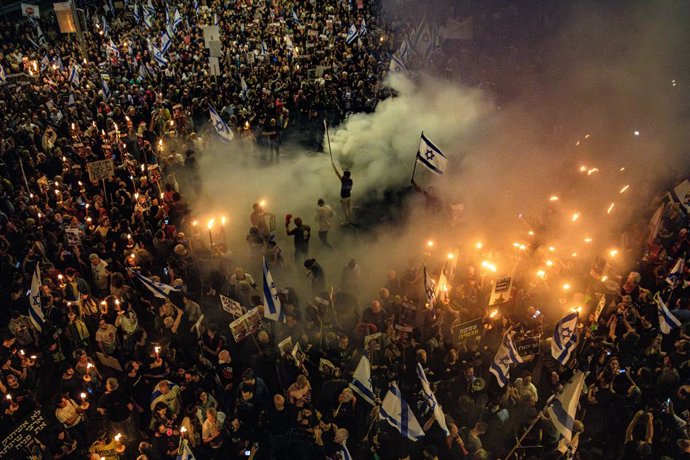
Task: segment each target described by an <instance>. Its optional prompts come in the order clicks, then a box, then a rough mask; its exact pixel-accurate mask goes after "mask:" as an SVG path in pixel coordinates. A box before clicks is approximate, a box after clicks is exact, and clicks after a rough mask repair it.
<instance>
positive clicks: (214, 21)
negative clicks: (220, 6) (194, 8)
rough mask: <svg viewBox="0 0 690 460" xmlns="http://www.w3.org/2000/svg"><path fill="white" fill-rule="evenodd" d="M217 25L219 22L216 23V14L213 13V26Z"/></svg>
mask: <svg viewBox="0 0 690 460" xmlns="http://www.w3.org/2000/svg"><path fill="white" fill-rule="evenodd" d="M218 24H220V22H218V13H213V25H214V26H217V25H218Z"/></svg>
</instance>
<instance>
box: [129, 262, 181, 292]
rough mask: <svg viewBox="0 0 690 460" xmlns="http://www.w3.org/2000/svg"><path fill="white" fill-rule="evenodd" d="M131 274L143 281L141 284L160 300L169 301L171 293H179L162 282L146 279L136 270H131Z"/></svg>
mask: <svg viewBox="0 0 690 460" xmlns="http://www.w3.org/2000/svg"><path fill="white" fill-rule="evenodd" d="M129 271H130V272H131V273H133V274H134V277H135V278H136V279H138V280H139V281H141V284H143V285H144V286H146V288H147V289H148V290H149V291H151V292H152V293H153V295H154V296H156V297H158V298H159V299H167V298H169V297H170V292H171V291H177V290H178V289H175V288H174V287H172V286H170V285H168V284H165V283H161V282H160V281H154V280H152V279H150V278H147V277H145V276H144V275H142V274H141V273H139V272H138V271H136V270H131V269H130V270H129Z"/></svg>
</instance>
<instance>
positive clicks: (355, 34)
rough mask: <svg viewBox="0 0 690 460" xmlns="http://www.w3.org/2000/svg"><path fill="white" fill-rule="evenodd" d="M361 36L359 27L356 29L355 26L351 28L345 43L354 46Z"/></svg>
mask: <svg viewBox="0 0 690 460" xmlns="http://www.w3.org/2000/svg"><path fill="white" fill-rule="evenodd" d="M358 36H359V33H358V32H357V27H355V25H354V24H352V25H351V26H350V29H349V30H348V31H347V37H345V43H347V44H348V45H352V43H354V41H355V40H357V37H358Z"/></svg>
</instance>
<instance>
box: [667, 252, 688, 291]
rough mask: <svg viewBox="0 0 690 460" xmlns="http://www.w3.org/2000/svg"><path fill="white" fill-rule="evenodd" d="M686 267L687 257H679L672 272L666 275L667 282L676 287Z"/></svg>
mask: <svg viewBox="0 0 690 460" xmlns="http://www.w3.org/2000/svg"><path fill="white" fill-rule="evenodd" d="M684 269H685V257H679V258H678V260H676V263H675V265H674V266H673V268H672V269H671V271H670V272H668V276H667V277H666V282H667V283H668V284H670V285H671V286H673V287H675V286H676V285H677V284H678V281H680V280H681V278H683V270H684Z"/></svg>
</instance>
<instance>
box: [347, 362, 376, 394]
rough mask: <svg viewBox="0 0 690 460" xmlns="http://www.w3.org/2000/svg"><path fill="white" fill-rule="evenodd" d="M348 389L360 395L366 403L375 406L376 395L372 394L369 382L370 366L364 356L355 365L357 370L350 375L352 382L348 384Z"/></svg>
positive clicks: (372, 389)
mask: <svg viewBox="0 0 690 460" xmlns="http://www.w3.org/2000/svg"><path fill="white" fill-rule="evenodd" d="M350 388H352V390H353V391H355V392H356V393H357V394H358V395H360V396H361V397H362V398H363V399H364V400H365V401H366V402H368V403H369V404H371V405H372V406H374V405H375V402H374V400H375V399H376V395H375V394H374V386H373V384H372V382H371V364H370V363H369V359H368V358H367V357H366V356H362V358H361V359H360V360H359V364H357V369H355V373H354V374H352V382H350Z"/></svg>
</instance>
